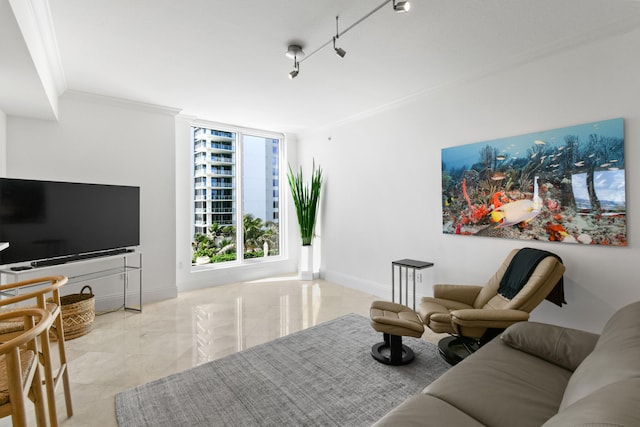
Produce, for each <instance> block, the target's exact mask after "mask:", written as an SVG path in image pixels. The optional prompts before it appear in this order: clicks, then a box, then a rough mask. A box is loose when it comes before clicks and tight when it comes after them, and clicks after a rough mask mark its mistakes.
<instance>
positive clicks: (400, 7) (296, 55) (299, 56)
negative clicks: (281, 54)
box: [286, 0, 411, 79]
mask: <svg viewBox="0 0 640 427" xmlns="http://www.w3.org/2000/svg"><path fill="white" fill-rule="evenodd" d="M391 2H393V10H395V11H396V12H398V13H401V12H408V11H409V9H410V8H411V4H410V3H409V2H408V1H398V2H396V0H384V1H383V2H382V3H381V4H380V5H379V6H376V8H375V9H373V10H372V11H371V12H369V13H367V14H366V15H364V16H363V17H362V18H360V19H358V20H357V21H356V22H354V23H353V24H351V25H350V26H348V27H347V28H345V29H344V30H342V31H339V29H338V17H337V16H336V35H335V36H333V37H332V38H330V39H329V40H328V41H327V42H325V43H324V44H323V45H321V46H319V47H318V48H317V49H316V50H314V51H312V52H311V53H310V54H308V55H306V56H305V54H304V52H303V51H302V47H300V46H298V45H290V46H289V49H288V50H287V52H286V55H287V57H289V58H292V59H293V67H294V69H293V71H291V72H290V73H289V78H290V79H293V78H295V77H296V76H297V75H298V73H299V72H300V63H301V62H303V61H306V60H307V59H309V58H311V57H312V56H313V55H315V54H316V53H317V52H319V51H320V50H322V49H324V48H325V47H327V45H330V44H331V42H333V50H334V51H335V52H336V55H338V56H339V57H340V58H344V56H345V55H346V54H347V51H346V50H344V49H342V48H340V47H337V46H336V40H338V39H339V38H340V37H341V36H343V35H344V34H346V33H347V31H350V30H351V29H352V28H354V27H355V26H356V25H358V24H360V23H361V22H362V21H364V20H365V19H367V18H369V17H370V16H371V15H373V14H374V13H376V12H377V11H379V10H380V9H382V8H383V7H386V6H387V5H388V4H389V3H391Z"/></svg>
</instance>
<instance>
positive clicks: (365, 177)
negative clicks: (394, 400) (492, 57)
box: [298, 30, 640, 331]
mask: <svg viewBox="0 0 640 427" xmlns="http://www.w3.org/2000/svg"><path fill="white" fill-rule="evenodd" d="M638 51H640V30H636V31H634V32H632V33H629V34H625V35H618V36H614V37H611V38H609V39H606V40H602V41H598V42H594V43H592V44H589V45H586V46H582V47H578V48H575V49H572V50H571V51H567V52H560V53H558V54H556V55H553V56H549V57H547V58H543V59H539V60H537V61H535V62H533V63H529V64H524V65H520V66H517V67H513V68H511V69H507V70H504V71H503V72H500V73H499V74H495V75H492V76H489V77H485V78H478V79H476V80H475V81H468V82H466V83H462V84H459V85H456V86H453V87H448V88H443V89H441V90H439V91H434V92H433V93H429V94H423V95H421V96H418V97H416V98H414V99H412V100H409V101H406V102H404V103H403V104H402V105H397V106H394V107H393V108H389V109H387V110H386V111H382V112H379V113H377V114H375V115H372V116H370V117H367V118H362V119H360V120H358V121H352V122H349V123H345V124H342V125H340V126H335V127H333V128H330V129H324V130H320V131H314V132H309V133H306V134H302V135H300V143H299V147H298V150H299V159H300V161H301V162H310V159H311V157H315V159H316V161H317V162H319V163H320V164H321V165H322V167H323V168H324V171H325V177H326V178H325V179H326V188H325V193H324V200H323V211H324V215H323V217H322V229H323V230H324V233H323V237H322V247H323V250H322V259H323V263H322V269H321V271H322V274H323V276H324V277H326V278H327V279H329V280H333V281H336V282H339V283H343V284H345V285H348V286H352V287H355V288H359V289H363V290H367V291H369V292H371V293H374V294H377V295H380V296H381V297H382V298H386V299H389V298H390V280H391V277H390V276H391V261H393V260H397V259H402V258H415V259H420V260H427V261H432V262H434V263H435V267H433V268H432V269H429V270H424V271H425V275H424V278H425V280H424V282H425V283H423V284H422V286H421V288H420V290H419V292H418V293H419V294H422V295H430V294H431V287H430V284H432V283H477V284H483V283H484V282H485V281H486V280H487V279H488V278H489V276H490V275H491V274H492V273H493V272H494V271H495V269H496V268H497V267H498V265H499V264H500V263H501V262H502V260H503V258H504V257H505V256H506V254H507V253H508V252H509V250H510V249H512V248H515V247H522V246H525V245H530V246H534V247H538V248H542V249H546V250H550V251H553V252H555V253H557V254H558V255H560V256H561V257H562V258H563V260H564V262H565V264H566V266H567V272H566V275H565V292H566V299H567V301H568V305H566V306H564V307H563V308H558V307H556V306H554V305H553V304H551V303H549V302H546V301H545V302H543V303H542V304H541V305H540V306H539V307H538V308H537V309H536V310H535V311H534V313H533V319H534V320H539V321H545V322H549V323H556V324H562V325H567V326H571V327H576V328H581V329H587V330H592V331H599V330H600V328H601V327H602V326H603V323H604V322H605V320H606V318H608V316H609V315H610V314H611V313H612V312H613V311H614V310H616V309H617V308H619V307H621V306H623V305H625V304H627V303H629V302H631V301H636V300H639V299H640V281H639V280H638V279H637V274H636V271H635V265H634V263H635V262H638V260H639V259H640V257H639V255H640V251H639V249H638V242H639V241H640V227H635V225H636V224H637V223H640V199H638V198H637V197H634V194H637V191H638V190H637V189H638V187H640V175H639V174H638V172H637V171H638V168H637V167H635V165H637V164H640V145H639V144H638V141H639V140H640V103H639V102H638V99H640V79H639V78H638V69H640V57H639V56H638V55H637V54H636V53H637V52H638ZM615 117H623V118H624V119H625V139H626V141H625V150H626V152H625V154H626V164H627V165H628V168H627V169H626V176H627V186H628V188H629V189H631V190H630V191H627V212H628V222H627V225H628V242H629V246H628V247H602V246H581V245H570V244H560V243H545V242H524V241H517V240H506V239H496V238H485V237H469V236H467V237H465V236H454V235H443V234H442V231H441V230H442V218H441V191H440V190H441V165H440V153H441V149H442V148H443V147H450V146H457V145H462V144H468V143H473V142H479V141H485V140H490V139H495V138H501V137H508V136H513V135H520V134H525V133H529V132H534V131H541V130H545V129H554V128H559V127H564V126H570V125H575V124H581V123H587V122H591V121H597V120H603V119H609V118H615ZM329 138H330V140H329ZM355 172H357V173H355Z"/></svg>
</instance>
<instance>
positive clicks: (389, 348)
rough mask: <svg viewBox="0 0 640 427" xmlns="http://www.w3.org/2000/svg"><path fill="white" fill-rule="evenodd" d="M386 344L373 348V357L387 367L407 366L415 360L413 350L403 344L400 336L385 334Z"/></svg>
mask: <svg viewBox="0 0 640 427" xmlns="http://www.w3.org/2000/svg"><path fill="white" fill-rule="evenodd" d="M383 336H384V342H381V343H378V344H375V345H374V346H373V347H371V356H373V358H374V359H376V360H377V361H378V362H380V363H384V364H385V365H396V366H397V365H406V364H408V363H411V362H412V361H413V359H414V354H413V350H411V349H410V348H409V347H407V346H406V345H404V344H402V337H401V336H399V335H390V334H387V333H384V334H383Z"/></svg>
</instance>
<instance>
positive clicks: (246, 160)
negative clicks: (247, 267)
mask: <svg viewBox="0 0 640 427" xmlns="http://www.w3.org/2000/svg"><path fill="white" fill-rule="evenodd" d="M191 135H192V141H193V245H192V246H193V254H192V255H193V259H192V261H193V263H194V264H196V265H203V264H210V263H213V264H215V263H223V262H235V263H241V262H245V260H251V261H250V262H259V261H261V260H265V259H268V257H273V256H278V255H280V253H281V252H280V250H281V237H280V215H279V207H280V200H279V196H280V162H281V159H280V156H281V152H282V149H281V146H282V139H281V138H278V137H273V136H270V135H266V134H264V135H261V134H259V133H258V132H252V133H245V132H242V131H239V130H221V129H214V128H207V127H192V128H191ZM238 254H241V255H240V256H239V255H238Z"/></svg>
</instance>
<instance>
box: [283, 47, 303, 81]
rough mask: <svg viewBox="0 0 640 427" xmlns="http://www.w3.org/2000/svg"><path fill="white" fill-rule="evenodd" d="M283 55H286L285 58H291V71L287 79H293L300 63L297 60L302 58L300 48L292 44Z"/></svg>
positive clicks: (298, 70)
mask: <svg viewBox="0 0 640 427" xmlns="http://www.w3.org/2000/svg"><path fill="white" fill-rule="evenodd" d="M285 55H287V57H289V58H293V71H291V72H290V73H289V78H290V79H295V78H296V77H297V76H298V73H299V72H300V62H299V61H298V58H300V59H302V58H304V51H303V50H302V47H300V46H298V45H297V44H292V45H289V48H288V49H287V52H286V53H285Z"/></svg>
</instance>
